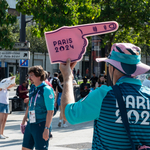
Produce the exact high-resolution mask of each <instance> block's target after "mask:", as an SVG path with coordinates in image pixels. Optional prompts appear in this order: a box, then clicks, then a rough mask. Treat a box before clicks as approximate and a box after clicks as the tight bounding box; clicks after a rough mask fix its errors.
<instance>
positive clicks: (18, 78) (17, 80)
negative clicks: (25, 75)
mask: <svg viewBox="0 0 150 150" xmlns="http://www.w3.org/2000/svg"><path fill="white" fill-rule="evenodd" d="M15 76H16V80H15V82H16V84H17V85H18V84H19V81H20V74H16V75H15Z"/></svg>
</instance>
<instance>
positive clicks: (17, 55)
mask: <svg viewBox="0 0 150 150" xmlns="http://www.w3.org/2000/svg"><path fill="white" fill-rule="evenodd" d="M0 59H30V51H0Z"/></svg>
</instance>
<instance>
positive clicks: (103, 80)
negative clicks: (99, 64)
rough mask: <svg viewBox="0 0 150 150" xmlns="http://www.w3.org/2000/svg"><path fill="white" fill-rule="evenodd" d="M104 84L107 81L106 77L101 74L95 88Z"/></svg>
mask: <svg viewBox="0 0 150 150" xmlns="http://www.w3.org/2000/svg"><path fill="white" fill-rule="evenodd" d="M104 84H106V83H105V78H104V76H102V75H99V77H98V80H97V82H96V84H95V89H96V88H97V87H101V86H102V85H104Z"/></svg>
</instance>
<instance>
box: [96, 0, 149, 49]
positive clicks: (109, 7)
mask: <svg viewBox="0 0 150 150" xmlns="http://www.w3.org/2000/svg"><path fill="white" fill-rule="evenodd" d="M96 2H99V4H100V7H101V15H100V17H99V18H98V20H96V21H100V22H101V21H111V20H115V21H117V22H118V23H119V30H118V31H117V32H114V33H111V34H106V35H105V41H104V42H105V44H107V45H108V46H109V50H110V47H111V45H112V43H115V42H131V43H134V44H136V43H140V44H145V43H149V39H150V37H148V36H149V35H147V36H145V35H146V32H145V31H150V26H148V24H150V1H149V0H136V1H134V0H99V1H96ZM142 38H145V39H142Z"/></svg>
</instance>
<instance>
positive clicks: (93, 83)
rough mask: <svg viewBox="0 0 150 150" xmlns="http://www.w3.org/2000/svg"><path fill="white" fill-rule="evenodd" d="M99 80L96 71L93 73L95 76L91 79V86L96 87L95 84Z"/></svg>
mask: <svg viewBox="0 0 150 150" xmlns="http://www.w3.org/2000/svg"><path fill="white" fill-rule="evenodd" d="M97 80H98V77H97V76H96V75H95V73H93V76H92V77H91V79H90V81H91V87H92V88H93V89H95V84H96V82H97Z"/></svg>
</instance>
